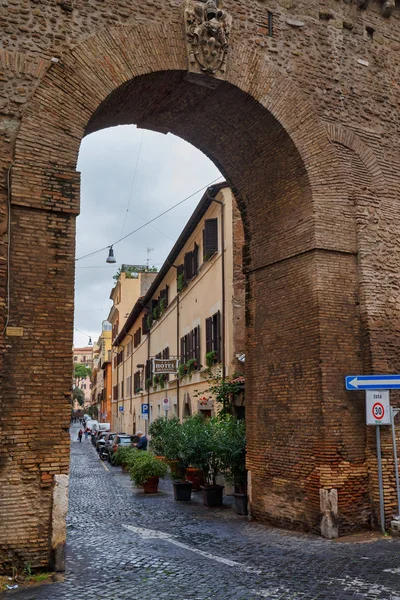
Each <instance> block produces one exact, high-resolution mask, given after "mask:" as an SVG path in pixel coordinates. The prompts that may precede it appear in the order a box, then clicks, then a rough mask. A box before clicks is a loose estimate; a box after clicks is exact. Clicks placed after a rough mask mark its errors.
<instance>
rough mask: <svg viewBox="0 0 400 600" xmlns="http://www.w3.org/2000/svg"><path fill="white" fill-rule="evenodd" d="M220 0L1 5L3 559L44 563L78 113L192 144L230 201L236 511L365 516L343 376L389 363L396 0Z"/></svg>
mask: <svg viewBox="0 0 400 600" xmlns="http://www.w3.org/2000/svg"><path fill="white" fill-rule="evenodd" d="M219 4H220V5H219V7H217V6H216V5H215V3H214V2H212V1H209V2H206V3H205V2H202V1H200V0H199V1H197V2H195V1H191V0H190V1H188V2H182V1H181V0H172V1H171V2H168V3H167V2H165V1H162V0H155V1H154V2H151V3H150V2H149V3H143V2H139V1H137V2H136V1H132V2H128V3H126V2H123V1H122V0H120V1H118V0H104V1H103V2H98V3H97V2H89V1H88V0H81V1H80V2H75V0H64V2H61V3H58V2H55V1H54V2H50V3H41V2H40V1H39V2H36V3H35V4H33V3H32V11H31V13H32V14H31V15H30V16H32V15H35V16H36V20H35V18H33V20H32V19H28V18H27V20H26V19H25V17H26V12H23V11H22V9H21V12H20V13H19V20H18V19H17V20H16V19H15V18H14V19H12V18H10V22H9V23H8V24H7V26H6V29H5V32H6V35H5V36H4V38H3V39H4V40H6V39H7V36H9V41H8V46H6V45H4V48H3V50H1V52H0V59H1V63H0V64H1V65H2V71H3V75H4V76H3V82H6V85H5V86H4V88H3V89H4V91H3V92H2V95H1V100H2V101H3V100H4V102H3V103H2V104H1V105H0V131H1V133H2V137H1V140H0V144H1V152H2V155H1V166H2V180H1V183H0V185H1V188H0V193H1V195H0V209H1V213H0V214H1V215H3V217H4V218H3V221H2V224H1V234H2V237H1V240H2V247H1V255H0V286H1V289H2V290H3V292H4V293H3V294H2V296H3V297H4V298H5V299H6V300H5V302H4V303H3V304H2V306H1V316H2V318H3V326H4V328H5V335H4V337H3V340H2V344H3V346H2V348H3V354H2V360H3V364H2V372H1V394H2V405H1V417H2V427H3V430H2V440H3V442H4V445H3V449H4V451H3V449H2V452H1V462H0V495H1V496H0V522H1V528H0V546H1V560H2V563H3V566H4V565H7V564H9V563H10V562H20V563H28V562H29V563H30V564H31V565H32V566H45V565H47V564H48V563H49V561H50V562H53V564H56V566H58V567H62V556H63V544H64V541H65V523H64V507H65V505H64V501H65V498H66V490H67V476H66V475H67V473H68V461H69V436H68V427H69V398H70V384H71V358H72V356H71V347H72V323H73V277H74V247H75V243H74V236H75V217H76V215H77V214H78V212H79V191H80V190H79V186H80V181H79V173H77V172H76V170H75V167H76V161H77V155H78V150H79V145H80V142H81V139H82V137H83V136H84V135H85V134H87V133H90V132H92V131H95V130H98V129H101V128H103V127H108V126H111V125H117V124H124V123H135V124H137V125H138V126H139V127H145V128H150V129H154V130H156V131H161V132H168V131H171V132H173V133H175V134H176V135H178V136H180V137H182V138H184V139H185V140H188V141H189V142H191V143H192V144H194V145H195V146H196V147H198V148H199V149H201V150H202V151H203V152H205V153H206V154H207V155H208V156H209V157H210V158H211V159H212V160H213V161H214V162H215V163H216V164H217V165H218V167H219V168H220V170H221V171H222V172H223V173H224V175H225V176H226V178H227V180H228V181H229V183H230V184H231V186H232V188H233V189H234V191H235V194H236V197H237V199H238V202H239V205H240V209H241V212H242V216H243V221H244V225H245V231H246V249H245V271H246V274H247V314H246V318H247V350H246V375H247V382H246V403H247V409H246V410H247V429H248V469H249V472H250V477H251V509H252V515H253V516H254V517H256V518H259V519H265V520H269V521H271V522H274V523H279V524H283V525H285V526H294V527H300V528H306V529H309V530H312V531H315V532H321V533H322V534H323V535H325V536H328V537H334V536H337V535H338V533H344V532H348V531H350V530H354V529H357V528H361V527H365V526H368V525H369V524H370V523H371V522H374V519H375V514H376V506H375V502H376V497H377V489H376V468H375V458H374V446H373V436H372V435H371V434H370V432H367V429H366V427H365V425H364V408H363V406H364V404H363V397H362V396H361V395H359V394H357V393H353V394H352V393H346V391H345V389H344V384H343V378H344V375H346V374H353V373H363V372H365V373H369V372H380V371H384V372H398V370H399V367H400V365H399V358H400V355H399V339H398V337H397V336H396V332H397V330H398V323H399V307H400V305H399V301H400V298H399V294H400V278H399V266H398V265H399V236H398V229H399V225H398V223H399V222H400V214H399V212H400V210H399V206H398V203H397V202H396V200H397V195H398V188H399V182H398V178H397V172H398V170H397V163H398V156H397V153H395V148H396V135H397V131H396V130H395V125H396V126H397V121H398V119H397V112H396V111H397V106H398V100H399V93H398V85H397V76H398V73H397V69H398V67H397V66H396V56H397V52H398V48H397V46H396V44H397V42H396V43H395V41H392V40H397V39H398V38H399V34H400V25H399V19H398V18H394V17H398V16H399V15H392V17H391V18H389V17H390V14H391V12H392V9H393V7H392V6H391V4H392V3H390V2H384V3H383V13H384V15H382V3H381V2H372V3H370V5H369V7H368V8H367V5H368V3H366V2H364V3H361V2H351V1H349V0H348V1H347V2H344V1H343V2H340V1H335V2H327V3H326V2H324V3H321V2H317V1H316V0H315V1H311V0H310V1H308V2H290V1H287V0H285V1H283V0H282V1H280V2H278V1H271V2H267V1H264V0H258V1H254V2H249V1H248V0H221V2H220V3H219ZM322 4H323V5H324V7H322ZM325 5H329V7H328V8H326V6H325ZM360 5H362V6H360ZM18 10H19V9H18ZM14 14H15V13H14ZM25 20H26V23H25ZM17 21H18V26H17V25H16V24H15V23H16V22H17ZM21 24H22V25H23V26H22V25H21ZM46 24H49V27H50V29H51V31H52V33H51V34H48V33H47V29H46ZM395 46H396V48H395ZM393 55H395V56H393ZM9 229H10V230H11V235H10V238H9V235H8V230H9ZM9 239H11V244H10V246H9V245H8V240H9ZM8 286H9V287H8ZM7 289H9V295H7ZM2 331H3V328H2ZM50 381H51V386H50ZM50 390H51V392H50ZM384 433H385V432H384ZM3 442H2V444H3ZM383 446H384V448H383V450H384V453H385V459H386V462H385V477H386V483H387V489H386V497H385V500H386V517H387V518H390V516H391V511H392V507H393V503H394V498H395V496H394V494H395V489H394V482H393V466H392V458H391V448H390V445H389V443H388V439H387V436H386V435H384V439H383Z"/></svg>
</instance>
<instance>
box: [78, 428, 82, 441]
mask: <svg viewBox="0 0 400 600" xmlns="http://www.w3.org/2000/svg"><path fill="white" fill-rule="evenodd" d="M82 435H83V431H82V429H80V430H79V433H78V440H79V441H80V442H81V441H82Z"/></svg>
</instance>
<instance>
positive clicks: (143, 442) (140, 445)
mask: <svg viewBox="0 0 400 600" xmlns="http://www.w3.org/2000/svg"><path fill="white" fill-rule="evenodd" d="M135 435H136V436H137V437H138V438H139V441H138V442H136V443H135V444H133V445H134V446H135V448H137V449H138V450H147V437H146V436H145V435H144V433H143V431H137V432H136V434H135Z"/></svg>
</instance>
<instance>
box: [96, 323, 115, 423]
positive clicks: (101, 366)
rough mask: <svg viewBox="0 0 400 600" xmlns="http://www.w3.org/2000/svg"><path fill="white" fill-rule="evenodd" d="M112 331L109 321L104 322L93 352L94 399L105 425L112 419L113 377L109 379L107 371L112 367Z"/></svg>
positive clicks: (100, 418)
mask: <svg viewBox="0 0 400 600" xmlns="http://www.w3.org/2000/svg"><path fill="white" fill-rule="evenodd" d="M111 330H112V325H111V323H109V321H103V323H102V327H101V334H100V336H99V339H98V340H97V343H96V344H95V347H94V351H93V373H92V399H91V404H92V406H93V407H94V408H95V409H96V410H95V414H97V416H98V419H99V421H101V422H103V423H105V422H107V419H109V418H110V416H111V415H110V409H109V408H108V403H111V381H108V380H111V377H108V378H107V375H106V374H105V370H106V369H107V365H110V367H111ZM107 383H108V385H107Z"/></svg>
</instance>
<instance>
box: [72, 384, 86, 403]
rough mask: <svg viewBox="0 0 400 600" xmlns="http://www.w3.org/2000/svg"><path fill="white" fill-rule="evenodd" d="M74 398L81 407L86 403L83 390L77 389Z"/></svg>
mask: <svg viewBox="0 0 400 600" xmlns="http://www.w3.org/2000/svg"><path fill="white" fill-rule="evenodd" d="M72 397H73V399H74V400H76V401H77V402H78V404H79V406H83V405H84V402H85V394H84V393H83V391H82V390H81V388H78V387H77V388H75V389H74V391H73V392H72Z"/></svg>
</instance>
